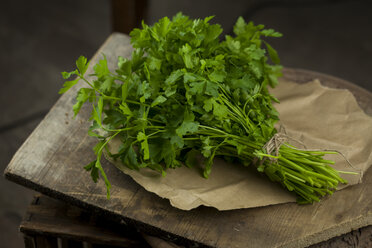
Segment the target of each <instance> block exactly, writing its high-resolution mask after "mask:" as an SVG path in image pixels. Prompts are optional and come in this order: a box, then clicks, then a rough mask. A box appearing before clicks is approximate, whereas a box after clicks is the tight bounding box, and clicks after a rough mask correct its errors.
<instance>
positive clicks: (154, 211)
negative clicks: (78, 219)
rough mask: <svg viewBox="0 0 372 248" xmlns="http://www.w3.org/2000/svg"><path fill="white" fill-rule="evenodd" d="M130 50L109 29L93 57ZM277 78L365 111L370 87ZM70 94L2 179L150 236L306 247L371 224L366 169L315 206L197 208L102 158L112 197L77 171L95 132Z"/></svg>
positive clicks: (294, 75) (371, 176) (371, 181)
mask: <svg viewBox="0 0 372 248" xmlns="http://www.w3.org/2000/svg"><path fill="white" fill-rule="evenodd" d="M130 50H131V48H130V45H129V42H128V38H127V37H126V36H124V35H119V34H114V35H113V36H111V37H110V38H109V39H108V41H107V42H106V43H105V44H104V45H103V47H102V48H101V49H100V50H99V51H98V53H97V54H98V55H96V56H95V57H94V58H93V59H92V63H95V62H97V59H98V57H99V54H100V53H102V52H103V53H105V54H106V55H107V57H108V58H109V59H110V67H111V68H113V65H114V61H115V60H116V56H117V55H122V56H128V53H129V51H130ZM90 70H91V68H90ZM88 73H89V72H88ZM284 77H285V79H287V80H292V81H296V82H299V83H301V82H306V81H310V80H313V79H315V78H319V79H320V80H321V82H322V83H324V84H325V85H328V86H330V87H338V88H346V89H349V90H351V92H352V93H353V94H354V95H355V96H356V98H357V100H358V102H359V104H360V106H361V107H362V108H363V109H364V110H365V111H366V113H369V114H371V115H372V94H371V93H369V92H367V91H365V90H363V89H361V88H359V87H357V86H354V85H352V84H350V83H348V82H346V81H343V80H341V79H338V78H334V77H331V76H327V75H324V74H319V73H314V72H309V71H304V70H293V69H286V70H285V71H284ZM76 90H77V89H75V90H74V91H75V92H76ZM73 98H74V92H69V93H67V94H65V95H63V96H62V97H61V98H60V100H59V101H58V102H57V103H56V105H55V106H54V107H53V109H52V110H51V111H50V112H49V114H48V115H47V116H46V118H45V120H43V122H42V123H41V124H40V125H39V127H38V128H37V129H36V130H35V131H34V132H33V133H32V135H31V136H30V137H29V138H28V139H27V141H26V142H25V144H24V145H23V146H22V147H21V148H20V150H19V151H18V152H17V153H16V155H15V156H14V158H13V159H12V161H11V163H10V164H9V166H8V168H7V170H6V172H5V175H6V177H7V178H8V179H10V180H13V181H15V182H17V183H20V184H22V185H25V186H28V187H31V188H33V189H35V190H38V191H41V192H43V193H45V194H47V195H50V196H52V197H56V198H59V199H62V200H65V201H67V202H69V203H72V204H76V205H79V206H83V207H86V208H90V209H94V210H100V211H103V212H105V213H110V214H111V215H112V216H115V217H116V218H117V219H118V220H124V221H126V222H128V223H130V224H133V225H135V226H136V227H137V228H139V229H140V230H143V231H145V232H147V233H149V234H152V235H157V236H162V237H168V238H170V239H172V240H176V241H178V242H196V243H199V244H202V245H207V246H215V247H247V246H249V247H305V246H308V245H311V244H314V243H318V242H320V241H323V240H326V239H329V238H331V237H334V236H337V235H340V234H343V233H347V232H350V231H351V230H353V229H357V228H359V227H362V226H367V225H371V224H372V211H371V195H372V192H371V190H372V189H371V188H372V187H371V186H372V172H371V170H369V171H368V172H367V173H366V174H365V178H364V182H363V183H362V184H359V185H356V186H352V187H349V188H347V189H344V190H342V191H340V192H336V193H335V194H334V195H333V196H332V197H330V198H328V199H324V200H323V201H322V202H321V203H318V204H314V205H306V206H298V205H296V204H294V203H290V204H281V205H276V206H269V207H262V208H253V209H243V210H234V211H223V212H219V211H217V210H216V209H213V208H207V207H199V208H197V209H194V210H192V211H182V210H179V209H176V208H173V207H171V206H170V204H169V203H168V201H167V200H164V199H161V198H159V197H157V196H156V195H154V194H152V193H149V192H147V191H145V190H144V189H142V188H141V187H140V186H138V185H137V184H136V183H134V182H133V180H132V179H130V178H129V177H128V176H126V175H124V174H122V173H120V172H118V170H116V169H115V168H114V166H112V165H111V164H109V163H108V162H107V161H103V166H104V167H105V170H106V172H107V175H108V176H109V178H110V181H111V183H112V197H111V199H110V200H107V199H106V190H105V186H104V184H103V182H102V181H100V182H99V183H97V184H94V183H92V182H91V179H90V177H89V175H88V173H85V172H83V171H82V166H83V165H85V164H86V163H87V162H89V161H90V160H92V159H93V154H92V152H91V147H92V146H93V144H94V139H92V138H90V137H87V135H86V131H87V128H88V126H89V123H88V122H86V117H87V116H88V113H89V107H84V108H83V110H82V113H83V114H82V115H80V116H78V117H77V118H76V119H75V120H71V113H72V111H71V109H72V104H73ZM66 113H68V114H67V115H68V116H66Z"/></svg>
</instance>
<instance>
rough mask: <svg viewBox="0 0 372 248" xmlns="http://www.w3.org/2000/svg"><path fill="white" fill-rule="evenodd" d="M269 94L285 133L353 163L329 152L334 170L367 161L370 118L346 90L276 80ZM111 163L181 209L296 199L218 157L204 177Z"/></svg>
mask: <svg viewBox="0 0 372 248" xmlns="http://www.w3.org/2000/svg"><path fill="white" fill-rule="evenodd" d="M271 93H272V94H273V95H275V96H276V97H277V98H278V99H279V100H280V102H281V103H280V104H277V105H276V106H275V107H276V108H277V110H278V111H279V113H280V119H281V124H282V125H283V126H284V127H285V129H286V131H287V134H288V135H289V136H291V137H293V138H295V139H298V140H300V141H301V142H303V143H304V144H306V146H307V148H316V149H336V150H339V151H340V152H342V153H343V154H344V155H345V156H346V157H347V158H348V159H349V160H350V162H351V163H352V165H353V167H355V169H354V168H351V167H350V165H348V164H347V163H346V161H345V160H344V159H343V158H342V157H341V156H340V155H329V156H328V157H327V159H332V160H334V161H335V162H336V164H335V165H334V167H335V168H336V169H338V170H343V171H357V172H359V170H360V171H362V172H365V171H366V170H367V168H368V167H369V166H370V164H371V163H372V152H371V147H372V117H370V116H368V115H366V114H365V113H364V112H363V110H361V108H360V107H359V106H358V104H357V102H356V100H355V98H354V96H353V95H352V94H351V93H350V92H349V91H348V90H340V89H331V88H327V87H324V86H322V85H321V84H320V82H319V81H317V80H315V81H313V82H309V83H307V84H301V85H299V84H296V83H291V82H281V83H280V84H279V86H278V87H277V88H275V89H273V90H272V91H271ZM289 143H291V142H289ZM119 145H120V141H118V140H112V141H111V143H110V144H109V149H110V150H111V151H112V152H115V151H117V149H118V147H119ZM293 145H295V146H297V147H299V145H298V144H294V143H293ZM299 148H302V147H299ZM110 161H111V162H112V163H114V164H115V166H116V167H118V168H119V169H120V170H121V171H123V172H124V173H125V174H127V175H129V176H131V177H132V178H133V179H134V180H135V181H136V182H137V183H139V184H140V185H142V186H143V187H144V188H145V189H146V190H148V191H150V192H154V193H155V194H157V195H159V196H160V197H162V198H167V199H169V200H170V203H171V205H172V206H174V207H177V208H180V209H183V210H190V209H193V208H196V207H198V206H200V205H204V206H211V207H215V208H217V209H219V210H230V209H239V208H251V207H260V206H267V205H273V204H279V203H286V202H293V201H295V199H296V198H295V196H294V195H293V194H292V193H290V192H288V191H286V190H285V189H283V188H281V186H280V185H279V184H275V183H272V182H270V181H269V180H268V179H267V178H266V177H265V176H264V175H262V174H259V173H258V172H257V171H256V170H255V169H254V168H247V167H243V166H242V165H238V164H230V163H227V162H225V161H224V160H221V159H215V161H214V164H213V167H212V173H211V175H210V177H209V179H204V178H203V177H202V176H201V168H193V169H189V168H187V167H181V168H177V169H174V170H172V169H170V170H168V171H167V176H165V177H162V176H160V175H159V174H158V173H156V172H153V171H151V170H149V169H142V170H141V171H134V170H130V169H128V168H127V167H126V166H124V165H122V164H121V162H119V161H112V159H110ZM342 177H343V178H345V179H347V180H348V181H349V184H348V185H346V186H349V185H353V184H356V183H358V182H359V181H360V178H361V177H360V176H359V175H345V174H343V175H342ZM343 187H344V186H343Z"/></svg>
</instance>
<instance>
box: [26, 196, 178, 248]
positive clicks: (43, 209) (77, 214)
mask: <svg viewBox="0 0 372 248" xmlns="http://www.w3.org/2000/svg"><path fill="white" fill-rule="evenodd" d="M20 231H21V232H22V233H23V236H24V241H25V247H26V248H49V247H50V248H54V247H58V248H69V247H71V248H72V247H73V248H77V247H81V248H102V247H105V248H114V247H115V248H118V247H127V248H130V247H144V248H147V247H148V248H151V247H154V248H167V247H169V248H172V247H174V248H176V247H178V246H176V245H174V244H172V243H169V242H166V241H163V240H161V239H159V238H156V237H152V236H148V235H145V234H141V233H139V232H138V231H137V230H135V229H133V228H130V227H129V226H128V225H126V224H125V223H117V222H115V221H113V220H111V219H110V217H108V216H102V215H97V214H96V213H94V212H93V213H89V212H87V211H85V210H83V209H80V208H78V207H75V206H71V205H68V204H66V203H64V202H61V201H58V200H55V199H52V198H49V197H47V196H44V195H41V194H38V195H35V196H34V199H33V201H32V202H31V204H30V206H29V207H28V210H27V212H26V214H25V216H24V219H23V221H22V223H21V225H20Z"/></svg>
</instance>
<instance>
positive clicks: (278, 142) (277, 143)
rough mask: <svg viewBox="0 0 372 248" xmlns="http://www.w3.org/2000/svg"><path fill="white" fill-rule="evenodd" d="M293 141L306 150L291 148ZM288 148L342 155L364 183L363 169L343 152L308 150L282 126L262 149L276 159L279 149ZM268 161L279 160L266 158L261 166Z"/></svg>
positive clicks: (261, 162) (260, 163)
mask: <svg viewBox="0 0 372 248" xmlns="http://www.w3.org/2000/svg"><path fill="white" fill-rule="evenodd" d="M289 140H291V141H294V142H296V143H298V144H300V145H301V146H303V147H304V148H302V149H301V148H296V147H293V146H290V145H289V144H287V143H288V141H289ZM283 145H284V146H286V147H289V148H291V149H294V150H297V151H321V152H336V153H337V154H339V155H341V156H342V157H343V158H344V160H345V161H346V162H347V163H348V165H349V166H350V167H351V168H353V169H354V170H355V171H358V174H359V182H362V177H363V171H362V170H361V169H357V168H356V167H355V166H354V165H353V164H352V163H351V162H350V161H349V159H348V158H347V157H346V156H345V154H343V153H342V152H341V151H339V150H336V149H308V148H307V147H306V145H305V144H304V143H302V142H301V141H300V140H298V139H295V138H293V137H291V136H289V135H288V134H287V132H286V130H285V128H284V127H283V126H282V125H281V126H280V128H279V131H278V133H276V134H274V135H273V137H271V139H270V140H269V141H267V142H266V144H265V145H264V146H263V147H262V148H263V149H264V150H265V151H266V153H267V154H269V155H273V156H275V157H278V156H279V149H280V147H281V146H283ZM266 159H268V160H270V162H271V163H276V162H277V161H278V159H277V158H273V157H264V158H263V159H261V160H260V161H259V165H262V164H263V163H264V161H265V160H266ZM257 162H258V159H255V160H254V161H253V163H254V164H255V165H257Z"/></svg>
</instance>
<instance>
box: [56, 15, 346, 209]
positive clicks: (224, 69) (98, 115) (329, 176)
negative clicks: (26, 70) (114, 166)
mask: <svg viewBox="0 0 372 248" xmlns="http://www.w3.org/2000/svg"><path fill="white" fill-rule="evenodd" d="M211 19H212V17H207V18H205V19H196V20H192V19H190V18H188V17H187V16H184V15H182V14H181V13H179V14H177V15H176V16H174V17H173V18H172V20H170V19H169V18H168V17H164V18H162V19H160V20H159V22H157V23H156V24H154V25H153V26H152V27H150V26H148V25H146V24H145V23H142V29H134V30H133V31H132V32H131V33H130V36H131V43H132V45H133V47H134V51H133V53H132V57H131V59H126V58H122V57H118V64H117V70H116V71H115V72H111V71H110V70H109V68H108V66H107V59H106V57H105V56H103V59H101V60H100V61H99V62H98V63H97V64H96V65H94V67H93V69H94V74H93V76H94V79H90V80H88V79H87V78H86V77H85V76H84V74H85V73H86V71H87V68H88V65H89V63H87V59H86V58H84V57H82V56H81V57H79V59H78V60H77V61H76V66H77V70H74V71H72V72H63V73H62V76H63V77H64V79H68V78H70V77H71V76H74V75H75V76H77V78H76V79H75V80H72V81H67V82H66V83H65V84H64V86H63V88H62V89H61V91H60V93H64V92H66V91H67V90H68V89H70V88H71V87H72V86H73V85H75V84H76V83H77V82H78V81H79V80H80V79H81V81H83V82H85V83H86V84H88V85H89V86H90V88H81V89H80V90H79V91H78V95H77V98H76V100H77V102H76V104H75V105H74V107H73V110H74V113H75V115H76V114H77V113H78V112H79V111H80V109H81V107H82V105H83V104H84V103H85V102H87V101H89V102H91V103H92V105H93V109H92V114H91V119H92V120H93V125H92V126H91V128H90V129H89V135H91V136H94V137H96V138H97V139H98V140H99V142H98V144H97V145H96V146H95V148H94V152H95V154H96V155H97V159H96V160H95V161H93V162H92V163H90V164H88V165H87V166H86V167H85V169H86V170H88V171H90V173H91V176H92V178H93V180H94V181H95V182H96V181H97V180H98V178H99V175H101V176H102V177H103V178H104V181H105V183H106V186H107V190H108V195H109V189H110V183H109V181H108V179H107V177H106V175H105V173H104V170H103V168H102V165H101V163H100V160H101V156H102V152H103V150H104V149H105V147H106V145H107V144H108V143H109V142H110V140H111V139H113V138H114V137H116V136H118V137H119V138H120V140H121V141H122V145H121V147H120V149H119V151H118V152H117V153H116V154H111V156H113V157H115V158H119V159H120V160H121V161H122V163H123V164H124V165H126V166H127V167H128V168H130V169H135V170H139V169H141V168H144V167H147V168H150V169H153V170H155V171H158V172H159V173H161V174H162V175H165V171H166V170H167V169H170V168H177V167H179V166H182V164H185V165H186V166H189V167H191V166H195V164H196V163H197V161H198V159H197V158H198V157H203V158H204V173H203V175H204V177H206V178H207V177H209V176H210V175H211V173H212V165H213V160H214V158H215V156H222V157H225V158H226V159H229V160H235V161H237V162H240V163H241V164H243V165H249V164H251V162H252V161H254V160H257V159H260V160H261V162H260V163H259V164H258V165H257V170H258V171H259V172H262V173H265V174H266V175H267V176H268V177H269V178H270V179H271V180H272V181H276V182H279V183H281V184H282V185H283V186H284V187H285V188H287V189H288V190H290V191H294V192H295V193H296V194H297V195H298V196H299V197H300V199H301V201H303V202H312V201H316V200H319V198H318V197H319V196H323V195H325V194H327V193H330V192H332V190H334V189H335V187H336V186H337V184H338V182H345V181H343V180H342V179H341V178H340V177H339V176H338V175H337V172H335V171H334V170H333V169H332V168H331V167H329V166H328V165H327V163H328V161H326V162H325V160H322V158H321V156H322V155H323V154H324V153H319V152H315V153H311V152H301V151H298V150H296V149H295V148H293V149H292V148H290V147H288V146H282V147H281V148H280V155H279V156H278V157H275V156H273V155H272V154H268V153H267V152H266V151H265V150H264V149H263V146H264V145H265V143H266V142H267V141H268V140H270V138H271V137H272V136H273V135H274V134H275V133H276V129H275V128H274V125H275V123H276V122H277V120H278V119H279V116H278V112H277V111H276V110H275V108H274V107H273V105H272V102H273V101H277V99H276V98H275V97H274V96H271V95H270V94H269V92H268V87H269V86H271V87H274V86H275V85H277V84H278V80H277V78H278V77H279V76H280V75H281V68H282V67H281V66H280V65H279V63H280V60H279V56H278V54H277V52H276V51H275V50H274V49H273V48H272V47H271V46H270V45H269V44H268V43H267V42H266V41H263V40H262V37H280V36H281V34H280V33H278V32H275V31H274V30H272V29H264V26H263V25H257V26H256V25H254V24H253V23H252V22H249V23H246V22H245V21H244V19H243V18H239V19H238V20H237V22H236V24H235V26H234V33H235V36H226V37H225V39H224V40H223V41H220V38H219V36H220V34H221V33H222V28H221V27H220V25H218V24H210V23H209V21H210V20H211ZM267 53H268V56H269V57H270V59H271V61H272V62H273V63H274V64H270V63H268V57H267V56H266V54H267ZM97 130H100V131H99V132H97ZM102 131H103V133H104V134H102ZM273 157H275V159H276V161H275V162H270V160H269V159H265V158H273Z"/></svg>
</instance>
